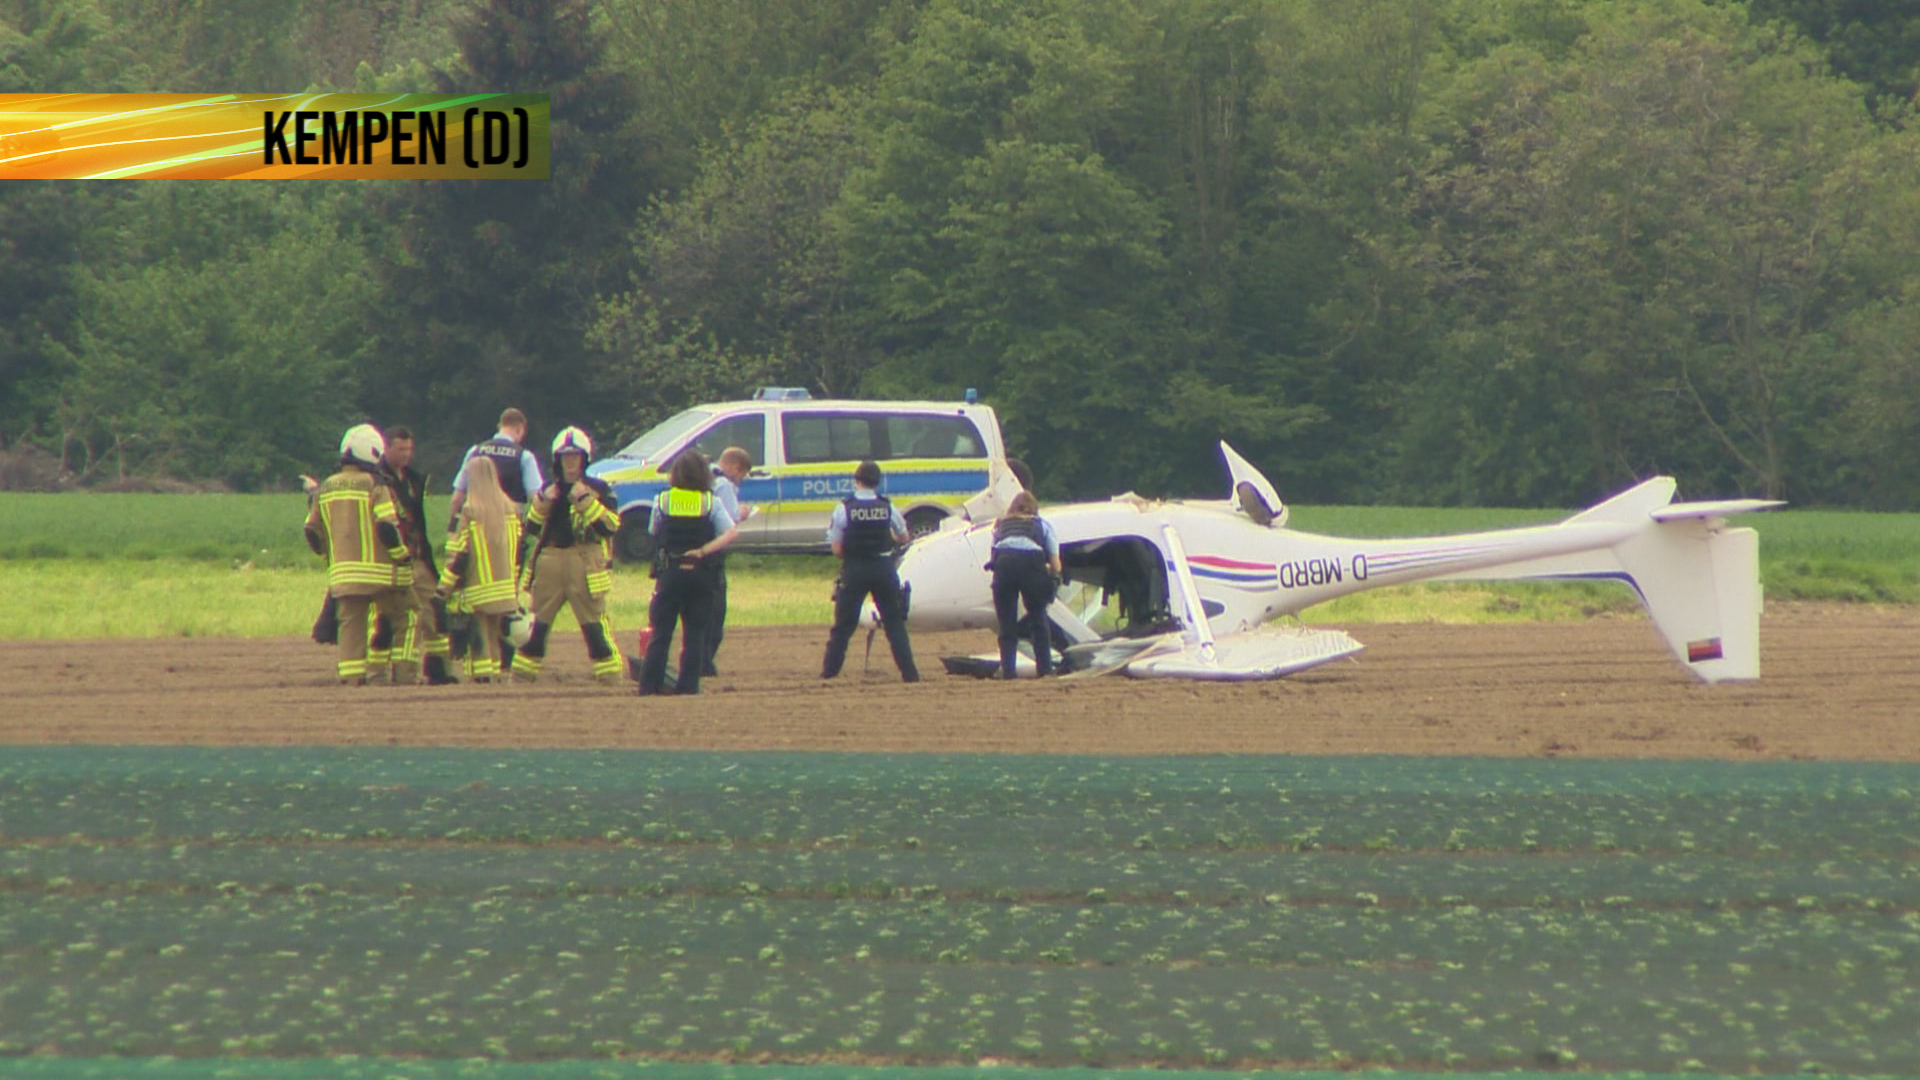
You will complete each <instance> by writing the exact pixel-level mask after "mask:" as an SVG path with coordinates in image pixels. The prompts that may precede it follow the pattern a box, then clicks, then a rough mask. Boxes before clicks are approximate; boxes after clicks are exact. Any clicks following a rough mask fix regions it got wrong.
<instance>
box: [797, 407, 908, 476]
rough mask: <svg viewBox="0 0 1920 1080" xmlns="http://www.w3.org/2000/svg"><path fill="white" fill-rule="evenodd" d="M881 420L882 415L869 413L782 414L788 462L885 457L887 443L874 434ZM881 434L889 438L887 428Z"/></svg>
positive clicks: (799, 462)
mask: <svg viewBox="0 0 1920 1080" xmlns="http://www.w3.org/2000/svg"><path fill="white" fill-rule="evenodd" d="M879 422H880V418H879V417H870V416H836V415H833V414H831V413H799V414H795V413H788V414H786V415H785V416H783V417H781V423H782V425H783V426H784V427H785V428H786V433H785V436H786V449H787V464H789V465H804V464H807V463H809V462H819V461H859V460H861V459H862V458H869V457H885V456H886V454H885V453H884V448H885V443H884V442H880V441H879V440H877V439H875V437H874V435H875V432H874V427H875V426H876V425H877V424H878V423H879ZM879 435H880V438H881V439H884V438H885V437H886V430H885V428H884V427H882V428H881V430H880V432H879Z"/></svg>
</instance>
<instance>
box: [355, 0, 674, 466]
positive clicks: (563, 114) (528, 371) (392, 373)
mask: <svg viewBox="0 0 1920 1080" xmlns="http://www.w3.org/2000/svg"><path fill="white" fill-rule="evenodd" d="M456 39H457V41H458V44H459V47H460V61H459V63H458V65H457V66H456V67H455V69H454V70H452V71H450V72H446V73H445V74H444V83H443V85H442V86H441V87H440V89H442V90H445V91H449V92H451V91H454V90H459V89H478V88H484V89H486V90H489V91H501V92H526V93H546V94H549V95H550V96H551V99H552V175H553V179H551V180H548V181H543V182H529V183H514V182H504V181H490V182H482V181H462V180H446V181H434V182H430V183H424V184H422V183H414V184H406V185H397V186H392V187H388V188H386V189H384V191H383V196H384V201H383V203H382V204H381V205H380V206H379V207H378V213H379V214H380V216H383V217H386V218H387V219H388V220H392V221H394V222H395V223H396V224H397V225H398V226H399V230H400V233H401V236H402V241H401V244H400V246H399V248H398V250H397V251H396V253H395V254H396V259H395V261H394V262H393V263H392V264H391V265H389V266H388V267H387V279H388V282H389V284H390V286H391V288H392V289H393V290H394V294H395V296H396V298H397V299H396V301H395V303H396V307H397V308H398V310H397V311H396V312H395V317H394V320H393V322H392V323H391V324H390V325H389V326H388V327H386V328H385V329H386V333H385V334H384V335H383V341H382V343H381V347H382V348H383V349H385V350H387V351H388V352H389V357H390V365H389V367H388V368H387V370H386V372H385V375H386V378H385V379H383V380H382V381H380V382H378V383H373V384H369V385H368V387H367V394H368V395H369V396H368V398H367V404H368V406H369V411H370V412H375V413H379V414H383V415H398V416H402V417H407V418H410V419H411V420H412V422H413V423H414V424H415V425H416V426H420V427H425V426H426V425H427V424H428V423H430V422H433V423H435V424H436V426H437V427H439V428H440V430H439V431H435V432H432V433H431V435H427V436H423V439H422V453H423V454H427V455H428V456H429V457H430V459H431V463H432V464H434V465H435V466H436V467H438V468H440V469H442V470H445V469H450V468H451V467H452V466H453V464H454V462H455V461H457V454H458V451H459V450H460V449H461V448H462V447H464V446H465V445H466V443H467V442H470V441H471V440H472V439H474V438H479V437H482V436H484V435H485V434H486V433H487V432H489V431H491V430H492V427H493V423H494V420H495V419H496V418H497V417H498V416H499V413H500V410H501V409H502V408H504V407H506V406H509V405H514V406H519V407H522V408H524V409H526V410H527V411H528V412H529V414H530V416H531V419H532V422H533V425H534V428H535V433H536V435H537V433H538V432H539V431H540V430H545V431H547V432H549V433H551V432H552V431H555V430H557V429H558V428H559V427H561V426H563V425H566V424H583V425H586V426H588V427H589V428H594V427H598V426H601V424H602V423H603V422H608V421H610V420H611V419H612V416H611V410H610V409H609V408H608V405H607V403H606V402H604V401H603V400H602V399H601V398H600V397H599V396H598V395H596V394H595V393H594V392H593V381H594V377H595V373H594V370H593V364H594V362H595V358H596V354H595V353H594V352H593V350H592V349H590V348H589V346H588V345H587V343H586V340H585V333H586V328H587V326H588V324H589V323H590V322H591V320H592V318H593V315H594V312H595V307H596V302H597V299H598V297H599V296H600V295H602V294H604V293H606V292H610V291H612V289H613V288H615V287H617V285H618V283H619V282H620V280H621V277H622V275H621V273H620V268H621V267H622V266H623V265H624V263H623V260H624V259H625V258H626V252H625V245H624V243H623V238H622V235H621V231H620V224H619V223H624V222H627V221H630V220H632V218H633V215H634V212H635V210H636V208H637V207H638V205H639V202H640V199H641V197H642V190H641V189H640V188H639V186H638V185H639V184H640V182H641V181H640V180H639V179H638V178H636V177H635V175H634V173H633V170H632V169H631V168H630V165H631V160H632V155H633V154H634V153H636V152H637V150H636V147H635V146H634V145H633V144H632V143H631V142H630V141H628V140H624V139H622V138H620V132H621V131H622V128H623V126H624V125H625V124H626V122H627V119H628V117H629V116H630V115H631V113H632V112H633V103H632V101H631V99H630V97H629V94H628V87H627V86H626V84H625V83H624V82H623V81H622V80H620V79H619V78H618V77H616V76H615V75H614V74H613V73H612V72H611V71H609V70H608V69H607V68H606V67H605V66H604V65H603V63H602V59H603V53H604V47H603V42H602V39H601V37H600V34H599V32H598V28H597V26H596V22H595V15H594V10H593V8H592V6H591V5H589V4H588V3H586V2H585V0H567V2H563V3H548V2H546V0H490V2H488V3H486V4H484V5H481V6H480V7H479V8H477V9H476V10H475V11H474V12H473V13H472V14H471V16H470V18H468V19H467V20H466V21H464V22H462V23H461V24H460V25H459V27H458V29H457V32H456Z"/></svg>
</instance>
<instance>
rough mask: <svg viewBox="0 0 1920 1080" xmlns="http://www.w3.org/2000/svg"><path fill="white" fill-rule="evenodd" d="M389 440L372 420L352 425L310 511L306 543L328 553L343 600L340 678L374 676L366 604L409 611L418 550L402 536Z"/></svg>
mask: <svg viewBox="0 0 1920 1080" xmlns="http://www.w3.org/2000/svg"><path fill="white" fill-rule="evenodd" d="M385 451H386V441H385V440H384V439H382V438H381V437H380V431H379V429H377V428H375V427H374V426H373V425H372V424H360V425H358V426H355V427H352V428H349V429H347V433H346V434H345V435H344V436H342V437H341V439H340V471H338V472H336V473H334V474H333V475H332V476H329V477H327V478H326V479H325V480H323V481H321V482H320V484H319V485H318V486H317V487H316V488H315V490H314V498H313V505H312V507H311V508H309V509H308V511H307V524H306V534H307V544H308V546H309V547H311V548H313V552H314V554H316V555H323V556H325V557H326V560H327V588H328V590H329V591H330V592H331V593H332V594H333V597H334V600H335V601H336V603H337V604H338V606H339V619H340V624H339V633H338V645H339V657H340V658H339V662H338V664H337V665H336V668H335V670H336V673H337V674H338V675H339V677H340V681H341V682H343V683H347V684H349V685H355V686H364V685H366V682H367V677H368V674H369V671H368V662H367V661H368V656H367V652H368V650H367V637H368V635H367V612H368V609H369V608H373V607H377V608H378V609H379V611H380V614H381V615H382V616H384V617H385V618H387V619H388V620H390V621H391V622H393V623H395V624H400V623H403V622H405V620H406V617H407V589H406V586H404V585H402V584H401V581H402V580H403V578H402V577H401V575H402V574H405V575H407V577H406V578H405V579H404V580H407V581H409V582H410V581H411V572H410V571H409V569H408V563H409V562H410V561H411V559H412V553H411V552H409V551H408V550H407V546H406V543H405V541H404V540H403V539H402V538H401V536H400V525H399V523H400V515H399V513H398V511H397V510H395V508H394V504H393V495H392V492H391V491H390V490H389V489H388V487H387V485H386V484H385V483H383V482H382V480H381V478H380V476H379V472H378V470H379V469H380V457H381V454H383V453H384V452H385Z"/></svg>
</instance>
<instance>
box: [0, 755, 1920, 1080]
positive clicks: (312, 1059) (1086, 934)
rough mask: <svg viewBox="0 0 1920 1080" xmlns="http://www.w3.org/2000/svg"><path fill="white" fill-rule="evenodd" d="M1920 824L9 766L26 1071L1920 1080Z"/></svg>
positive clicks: (543, 777)
mask: <svg viewBox="0 0 1920 1080" xmlns="http://www.w3.org/2000/svg"><path fill="white" fill-rule="evenodd" d="M1916 792H1920V769H1915V768H1913V767H1909V766H1884V765H1838V764H1791V765H1786V764H1781V765H1772V764H1763V765H1727V764H1719V763H1658V762H1630V763H1629V762H1554V761H1496V760H1468V759H1458V760H1433V759H1413V758H1384V757H1383V758H1367V759H1302V758H1172V759H1165V758H1162V759H1144V758H1130V759H1117V760H1100V759H1090V758H1012V757H918V756H891V757H882V756H835V755H797V754H781V755H772V754H767V755H738V754H736V755H712V754H660V753H632V752H604V753H589V752H511V753H507V752H488V751H456V750H395V749H378V750H374V749H368V750H352V749H310V748H303V749H280V750H264V749H246V750H202V749H161V748H10V749H9V751H8V752H7V754H6V755H5V758H4V760H0V1054H4V1055H6V1057H5V1058H3V1059H0V1074H4V1075H7V1076H15V1075H18V1076H24V1077H35V1078H41V1080H53V1078H68V1077H79V1076H93V1075H101V1076H109V1075H151V1076H154V1077H166V1078H169V1080H171V1078H172V1077H176V1076H188V1075H203V1074H205V1072H206V1070H208V1069H211V1068H214V1067H215V1066H216V1065H217V1066H218V1067H220V1068H223V1069H234V1070H239V1071H238V1072H235V1073H233V1074H232V1075H243V1074H244V1075H270V1076H274V1077H279V1078H283V1080H285V1078H293V1077H305V1076H317V1075H329V1076H334V1075H341V1076H346V1075H367V1076H376V1075H377V1076H388V1075H393V1076H419V1077H454V1076H465V1075H475V1076H498V1077H502V1078H506V1077H517V1076H540V1077H543V1078H553V1077H576V1076H577V1077H582V1078H584V1077H598V1076H623V1075H640V1074H644V1075H651V1076H656V1077H679V1078H684V1080H694V1078H700V1080H708V1078H718V1077H722V1076H740V1077H759V1076H771V1075H776V1074H784V1073H787V1072H791V1071H792V1070H791V1069H790V1068H789V1069H785V1070H774V1071H767V1070H763V1069H760V1068H755V1067H750V1066H751V1064H752V1063H766V1062H789V1063H795V1064H803V1063H809V1064H811V1065H812V1066H813V1067H812V1068H809V1069H808V1070H806V1071H807V1072H808V1073H809V1074H812V1075H824V1074H826V1073H830V1072H841V1071H845V1070H846V1069H847V1067H850V1066H865V1065H883V1066H901V1065H921V1066H933V1065H951V1064H969V1063H975V1062H979V1061H983V1060H991V1061H995V1062H999V1063H1004V1064H1022V1065H1040V1066H1086V1065H1101V1066H1113V1067H1173V1068H1209V1067H1210V1068H1218V1069H1251V1068H1262V1067H1275V1066H1292V1067H1318V1068H1339V1069H1346V1068H1351V1067H1354V1066H1356V1065H1361V1066H1365V1065H1371V1066H1389V1067H1399V1068H1407V1069H1443V1068H1444V1069H1451V1070H1467V1069H1472V1070H1508V1069H1526V1070H1564V1069H1568V1068H1575V1069H1579V1070H1582V1071H1624V1070H1644V1071H1649V1072H1660V1073H1681V1072H1713V1073H1750V1072H1769V1073H1779V1072H1845V1073H1886V1074H1896V1075H1915V1074H1920V984H1917V983H1916V980H1915V979H1914V978H1913V976H1912V972H1913V969H1914V967H1915V963H1916V960H1917V959H1920V799H1917V798H1916ZM341 1055H359V1057H357V1058H356V1059H353V1060H340V1056H341ZM123 1056H124V1057H129V1058H138V1059H145V1060H140V1061H130V1060H115V1059H117V1058H121V1057H123ZM249 1059H250V1060H249ZM661 1063H665V1064H666V1065H668V1066H670V1067H662V1066H661ZM729 1063H741V1064H729ZM641 1064H647V1065H648V1068H646V1069H644V1070H641V1069H639V1068H638V1066H639V1065H641ZM389 1066H391V1067H389ZM891 1071H895V1072H897V1071H898V1070H897V1069H895V1070H891ZM915 1075H917V1076H918V1075H929V1076H930V1075H934V1074H932V1073H918V1072H916V1074H915Z"/></svg>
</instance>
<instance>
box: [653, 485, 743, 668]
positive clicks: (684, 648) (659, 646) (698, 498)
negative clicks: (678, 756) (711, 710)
mask: <svg viewBox="0 0 1920 1080" xmlns="http://www.w3.org/2000/svg"><path fill="white" fill-rule="evenodd" d="M670 479H671V483H672V485H673V486H672V487H670V488H668V489H667V490H665V491H663V492H661V493H660V494H659V495H657V496H655V497H654V500H653V515H652V516H651V517H650V518H648V519H647V532H649V533H650V534H652V535H653V536H654V537H655V538H657V539H658V541H659V543H658V545H657V546H656V547H655V549H654V550H655V554H654V558H653V577H654V583H653V602H652V603H651V604H650V605H648V608H647V619H648V625H649V626H650V627H651V628H652V631H653V638H652V640H651V641H649V642H648V643H647V655H646V660H645V663H643V664H642V665H641V668H640V693H641V695H642V696H646V695H651V694H659V693H663V692H665V690H666V683H667V650H669V649H670V648H672V647H673V628H674V624H675V623H678V624H679V626H680V674H679V676H678V677H677V678H676V679H675V681H674V691H675V692H676V693H681V694H697V693H699V692H700V676H701V674H702V673H703V672H704V671H705V669H706V666H707V646H708V643H709V640H710V639H709V633H710V631H709V629H708V621H709V620H710V619H711V618H712V617H713V604H714V593H715V590H716V588H717V579H718V577H719V568H718V566H717V565H716V563H717V558H716V557H717V556H718V555H719V554H720V553H721V552H723V551H725V550H726V549H727V546H728V545H729V544H731V543H733V538H734V536H735V533H734V530H733V526H734V520H733V515H732V514H729V513H727V509H726V507H725V506H723V505H722V504H721V502H720V499H719V498H718V497H716V496H715V495H714V494H713V471H712V470H711V469H709V468H708V467H707V459H706V457H705V456H703V455H702V454H701V453H700V451H698V450H692V449H689V450H684V451H682V452H681V454H680V456H679V457H677V458H674V459H673V472H672V474H671V478H670Z"/></svg>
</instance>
